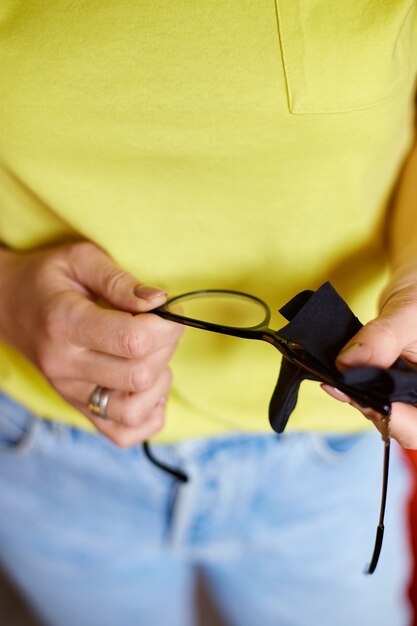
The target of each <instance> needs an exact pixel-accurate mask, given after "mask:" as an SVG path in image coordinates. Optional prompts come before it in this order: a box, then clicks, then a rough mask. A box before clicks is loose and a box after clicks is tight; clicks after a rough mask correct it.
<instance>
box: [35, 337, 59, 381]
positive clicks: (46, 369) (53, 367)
mask: <svg viewBox="0 0 417 626" xmlns="http://www.w3.org/2000/svg"><path fill="white" fill-rule="evenodd" d="M37 360H38V364H39V367H40V369H41V371H42V372H43V373H44V374H45V376H46V377H47V378H48V379H51V378H56V377H57V376H58V375H59V373H60V371H61V366H62V359H61V358H60V356H59V355H58V354H57V353H56V351H55V350H51V348H50V347H49V346H45V345H41V346H39V348H38V353H37Z"/></svg>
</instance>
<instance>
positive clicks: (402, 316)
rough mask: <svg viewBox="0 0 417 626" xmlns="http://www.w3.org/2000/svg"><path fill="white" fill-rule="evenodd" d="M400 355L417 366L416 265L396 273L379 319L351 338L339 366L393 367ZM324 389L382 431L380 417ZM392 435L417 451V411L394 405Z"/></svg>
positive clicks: (408, 266)
mask: <svg viewBox="0 0 417 626" xmlns="http://www.w3.org/2000/svg"><path fill="white" fill-rule="evenodd" d="M400 355H401V356H402V357H403V358H404V359H406V360H407V361H409V362H410V363H411V364H412V365H416V366H417V262H415V263H412V264H409V265H407V266H406V267H403V268H401V269H399V270H397V271H396V272H395V273H394V275H393V277H392V280H391V281H390V284H389V285H388V287H387V288H386V289H385V291H384V292H383V294H382V296H381V312H380V314H379V316H378V317H377V318H376V319H374V320H372V321H371V322H369V323H368V324H366V325H365V326H364V327H363V328H362V329H361V330H360V331H359V332H358V333H357V334H356V335H355V336H354V337H352V339H351V340H350V341H349V342H348V343H347V344H346V346H345V347H344V349H343V350H342V351H341V352H340V354H339V355H338V357H337V360H336V366H337V367H338V369H339V370H340V371H344V370H346V369H347V368H350V367H358V366H366V365H369V366H371V365H373V366H377V367H390V366H391V365H392V364H393V363H394V361H395V360H396V359H397V358H398V357H399V356H400ZM416 374H417V372H416ZM323 388H324V389H325V391H327V393H329V394H330V395H331V396H333V397H334V398H337V399H338V400H341V401H342V402H349V403H350V404H352V405H353V406H355V407H356V408H357V409H359V410H360V411H361V412H362V413H363V414H364V415H365V416H366V417H368V418H369V419H370V420H372V421H373V423H374V424H375V426H376V427H377V428H378V429H379V430H380V426H381V416H380V415H379V414H378V413H377V412H376V411H373V410H372V409H364V408H363V407H361V406H359V405H358V404H356V403H355V402H353V401H352V400H351V399H350V398H349V397H348V396H346V395H345V394H343V393H341V392H339V391H338V390H335V389H333V388H332V387H330V386H329V385H323ZM390 433H391V436H392V437H393V438H394V439H396V440H397V441H398V442H399V443H400V444H401V445H402V446H403V447H404V448H412V449H417V408H416V407H414V406H413V405H409V404H403V403H401V402H395V403H394V404H393V405H392V414H391V419H390Z"/></svg>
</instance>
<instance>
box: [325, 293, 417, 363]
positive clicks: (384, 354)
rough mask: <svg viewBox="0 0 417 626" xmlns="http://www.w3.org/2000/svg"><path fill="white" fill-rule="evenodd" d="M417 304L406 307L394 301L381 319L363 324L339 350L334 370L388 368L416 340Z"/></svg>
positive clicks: (383, 312)
mask: <svg viewBox="0 0 417 626" xmlns="http://www.w3.org/2000/svg"><path fill="white" fill-rule="evenodd" d="M416 309H417V303H416V304H414V306H412V307H410V305H407V306H405V305H404V304H403V303H400V302H396V301H395V298H394V299H393V300H391V301H390V302H389V304H388V305H387V306H386V307H384V309H383V310H382V311H381V313H380V315H379V316H378V317H377V318H375V319H374V320H372V321H370V322H369V323H368V324H366V325H365V326H364V327H363V328H361V330H360V331H359V332H358V333H356V335H355V336H354V337H352V339H350V340H349V342H348V343H347V344H346V346H345V347H344V348H343V350H341V352H340V353H339V355H338V356H337V359H336V367H337V368H338V369H339V370H340V371H342V372H343V371H344V370H345V369H347V368H349V367H359V366H366V365H369V366H372V365H373V366H376V367H390V366H391V365H392V364H393V363H394V361H395V360H396V359H397V358H398V357H399V356H400V354H401V353H402V352H404V350H406V348H407V347H408V346H410V345H411V344H412V343H413V342H415V341H416V339H417V322H416V318H417V316H416Z"/></svg>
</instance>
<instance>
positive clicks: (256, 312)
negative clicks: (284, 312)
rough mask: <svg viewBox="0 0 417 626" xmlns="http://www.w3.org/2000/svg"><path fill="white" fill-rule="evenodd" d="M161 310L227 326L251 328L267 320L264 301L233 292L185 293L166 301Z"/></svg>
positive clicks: (267, 312)
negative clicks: (163, 308)
mask: <svg viewBox="0 0 417 626" xmlns="http://www.w3.org/2000/svg"><path fill="white" fill-rule="evenodd" d="M165 309H166V310H167V311H169V312H170V313H176V314H178V315H182V316H184V317H187V318H189V319H193V320H198V321H200V322H208V323H210V324H218V325H220V326H226V327H229V328H253V327H257V326H261V325H262V324H263V323H267V322H268V320H269V309H268V307H267V305H266V304H265V303H263V302H262V301H261V300H258V299H257V298H255V297H253V296H250V295H246V294H240V293H238V292H234V291H201V292H195V293H192V294H186V295H184V296H179V297H178V298H174V299H173V300H171V301H169V302H167V303H166V305H165Z"/></svg>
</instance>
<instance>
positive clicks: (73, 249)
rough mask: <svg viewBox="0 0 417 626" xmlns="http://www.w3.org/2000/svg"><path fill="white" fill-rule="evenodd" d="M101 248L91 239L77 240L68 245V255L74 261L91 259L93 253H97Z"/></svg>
mask: <svg viewBox="0 0 417 626" xmlns="http://www.w3.org/2000/svg"><path fill="white" fill-rule="evenodd" d="M98 250H99V248H98V247H97V246H96V245H95V244H94V243H92V242H91V241H77V242H76V243H74V244H71V245H70V246H69V247H68V255H69V257H70V258H72V259H73V260H74V261H81V262H82V261H84V260H86V261H88V262H89V261H90V260H91V255H92V254H95V253H97V252H98Z"/></svg>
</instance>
